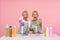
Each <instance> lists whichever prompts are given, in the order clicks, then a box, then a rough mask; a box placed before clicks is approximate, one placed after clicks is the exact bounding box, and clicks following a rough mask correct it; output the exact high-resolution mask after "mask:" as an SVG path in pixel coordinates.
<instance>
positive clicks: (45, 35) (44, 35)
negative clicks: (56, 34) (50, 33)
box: [43, 28, 46, 37]
mask: <svg viewBox="0 0 60 40" xmlns="http://www.w3.org/2000/svg"><path fill="white" fill-rule="evenodd" d="M43 34H44V37H46V28H44V33H43Z"/></svg>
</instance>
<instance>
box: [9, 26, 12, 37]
mask: <svg viewBox="0 0 60 40" xmlns="http://www.w3.org/2000/svg"><path fill="white" fill-rule="evenodd" d="M9 37H12V26H9Z"/></svg>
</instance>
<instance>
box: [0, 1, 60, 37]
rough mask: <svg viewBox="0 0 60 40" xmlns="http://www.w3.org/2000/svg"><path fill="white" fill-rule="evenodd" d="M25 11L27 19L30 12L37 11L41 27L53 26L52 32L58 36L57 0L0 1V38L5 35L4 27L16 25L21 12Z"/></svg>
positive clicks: (58, 7)
mask: <svg viewBox="0 0 60 40" xmlns="http://www.w3.org/2000/svg"><path fill="white" fill-rule="evenodd" d="M24 10H27V11H28V13H29V19H32V18H31V14H32V11H34V10H37V11H38V13H39V15H40V16H39V18H42V21H43V27H45V26H49V25H50V24H52V25H53V32H54V33H56V34H57V35H60V1H59V0H30V1H29V0H0V37H1V36H3V35H4V34H5V26H6V24H9V25H12V26H13V25H17V29H18V21H19V17H21V13H22V11H24Z"/></svg>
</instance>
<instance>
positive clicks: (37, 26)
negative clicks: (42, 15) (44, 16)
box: [31, 11, 42, 33]
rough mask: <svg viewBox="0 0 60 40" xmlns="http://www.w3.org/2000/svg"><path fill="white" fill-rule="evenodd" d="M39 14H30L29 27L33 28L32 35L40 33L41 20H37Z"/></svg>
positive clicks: (35, 12) (34, 12)
mask: <svg viewBox="0 0 60 40" xmlns="http://www.w3.org/2000/svg"><path fill="white" fill-rule="evenodd" d="M38 17H39V14H38V12H37V11H33V12H32V18H33V19H32V20H31V27H33V28H34V31H33V33H42V32H41V31H42V20H41V19H38Z"/></svg>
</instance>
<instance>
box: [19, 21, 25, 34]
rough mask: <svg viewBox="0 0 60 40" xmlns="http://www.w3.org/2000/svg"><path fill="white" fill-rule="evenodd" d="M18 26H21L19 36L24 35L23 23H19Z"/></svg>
mask: <svg viewBox="0 0 60 40" xmlns="http://www.w3.org/2000/svg"><path fill="white" fill-rule="evenodd" d="M20 26H21V34H23V33H24V29H23V27H24V22H21V23H20Z"/></svg>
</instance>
